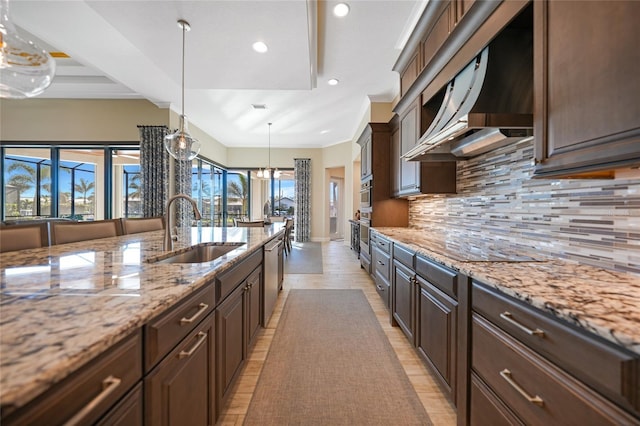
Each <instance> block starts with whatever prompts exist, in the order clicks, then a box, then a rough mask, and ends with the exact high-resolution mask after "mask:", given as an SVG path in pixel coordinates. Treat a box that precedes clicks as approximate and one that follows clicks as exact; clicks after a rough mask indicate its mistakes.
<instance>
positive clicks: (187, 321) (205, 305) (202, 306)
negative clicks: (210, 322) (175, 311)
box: [180, 303, 209, 325]
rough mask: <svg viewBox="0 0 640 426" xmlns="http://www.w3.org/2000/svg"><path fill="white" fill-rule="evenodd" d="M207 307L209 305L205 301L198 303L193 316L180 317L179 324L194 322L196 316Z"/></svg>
mask: <svg viewBox="0 0 640 426" xmlns="http://www.w3.org/2000/svg"><path fill="white" fill-rule="evenodd" d="M208 307H209V305H207V304H206V303H201V304H199V305H198V312H196V313H195V314H193V316H192V317H191V318H185V317H182V318H181V319H180V325H185V324H191V323H192V322H194V321H195V320H196V318H198V317H199V316H200V315H202V314H203V313H204V311H206V310H207V308H208Z"/></svg>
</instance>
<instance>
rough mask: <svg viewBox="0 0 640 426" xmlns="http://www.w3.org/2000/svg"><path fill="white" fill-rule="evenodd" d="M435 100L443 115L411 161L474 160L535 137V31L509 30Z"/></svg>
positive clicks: (408, 155) (409, 155) (438, 116)
mask: <svg viewBox="0 0 640 426" xmlns="http://www.w3.org/2000/svg"><path fill="white" fill-rule="evenodd" d="M440 100H441V101H440ZM430 102H431V103H432V105H430V108H427V109H432V110H434V111H435V110H436V109H437V111H438V112H437V114H435V117H434V119H433V121H432V122H431V125H430V126H429V128H428V129H427V131H426V132H425V133H424V134H423V135H422V137H421V138H420V140H419V141H418V143H417V145H416V147H415V148H413V149H411V150H410V151H409V152H407V153H405V154H404V155H403V158H405V159H406V160H414V161H446V160H457V159H464V158H470V157H473V156H476V155H479V154H482V153H485V152H488V151H490V150H492V149H496V148H498V147H500V146H504V145H507V144H510V143H514V142H517V141H519V140H522V139H523V138H527V137H532V135H533V42H532V35H531V32H530V31H526V30H521V29H508V30H505V31H503V32H502V33H501V34H500V35H499V36H498V37H496V39H494V40H493V41H492V42H491V43H490V44H489V46H487V47H485V48H484V49H483V50H482V52H480V54H479V55H478V56H477V57H476V58H475V59H474V60H473V61H471V63H469V65H467V66H466V67H465V68H464V69H463V70H462V71H460V73H458V75H456V77H455V78H454V79H453V80H451V82H449V84H448V85H447V87H446V88H445V89H444V91H441V92H440V95H439V96H435V97H434V99H432V100H430ZM433 102H441V104H439V108H438V105H433ZM427 104H428V103H426V104H425V106H429V105H427ZM423 111H424V109H423Z"/></svg>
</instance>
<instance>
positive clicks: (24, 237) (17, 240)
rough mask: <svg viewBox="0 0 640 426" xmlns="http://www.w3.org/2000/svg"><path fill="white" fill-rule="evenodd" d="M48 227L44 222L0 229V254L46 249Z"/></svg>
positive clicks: (4, 226)
mask: <svg viewBox="0 0 640 426" xmlns="http://www.w3.org/2000/svg"><path fill="white" fill-rule="evenodd" d="M48 245H49V225H48V224H47V223H46V222H39V223H29V224H20V225H2V226H1V227H0V253H4V252H8V251H16V250H26V249H32V248H40V247H47V246H48Z"/></svg>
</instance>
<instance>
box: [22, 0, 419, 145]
mask: <svg viewBox="0 0 640 426" xmlns="http://www.w3.org/2000/svg"><path fill="white" fill-rule="evenodd" d="M426 1H427V0H349V1H347V3H348V4H349V7H350V13H349V14H348V15H347V16H346V17H344V18H338V17H336V16H334V15H333V12H332V10H333V6H334V5H335V4H336V3H337V2H336V1H313V0H286V1H272V0H257V1H255V0H254V1H249V0H210V1H205V0H196V1H171V0H154V1H145V0H108V1H94V0H64V1H62V0H41V1H34V0H12V1H11V11H10V12H11V18H12V19H13V21H14V23H15V24H16V25H18V26H19V27H20V29H22V30H24V31H25V32H27V33H28V34H30V36H33V39H34V41H35V42H36V43H37V42H40V43H42V47H44V48H46V49H48V50H50V51H58V52H64V53H65V54H67V55H69V58H57V59H56V64H57V70H56V77H55V78H54V81H53V83H52V84H51V86H50V87H49V88H48V89H47V91H46V92H45V93H44V94H42V95H40V97H41V98H72V99H73V98H76V99H139V98H144V99H148V100H149V101H151V102H153V103H155V104H156V105H158V106H159V107H170V108H172V109H173V110H174V111H176V112H180V109H181V107H182V105H181V55H182V30H181V29H180V28H179V27H178V25H177V20H178V19H185V20H187V21H188V22H189V23H190V25H191V31H189V32H188V33H187V34H186V48H185V87H186V91H185V105H184V108H185V114H186V115H187V117H188V119H189V122H190V123H192V125H195V126H197V127H199V128H200V129H202V130H203V131H205V132H206V133H208V134H209V135H211V136H212V137H214V138H215V139H217V140H218V141H220V142H221V143H222V144H224V145H226V146H229V147H260V146H262V147H264V146H265V145H266V144H267V133H268V125H267V123H268V122H273V125H272V128H271V146H272V147H275V148H278V147H298V148H319V147H326V146H330V145H334V144H336V143H341V142H344V141H348V140H352V139H353V138H354V137H355V136H356V135H355V132H356V131H357V130H358V126H359V124H360V120H361V118H362V117H363V116H364V114H365V113H366V111H367V108H368V106H369V102H391V101H392V100H393V99H394V98H395V96H396V95H397V93H398V91H399V76H398V74H397V73H395V72H393V71H391V68H392V66H393V64H394V62H395V61H396V59H397V57H398V55H399V53H400V50H401V48H402V46H403V44H404V41H405V40H406V38H407V37H408V35H409V33H410V31H411V29H412V28H413V26H414V25H415V22H416V20H417V18H418V17H419V15H420V13H421V12H422V10H423V8H424V6H425V4H426ZM255 41H263V42H265V43H266V44H267V46H268V48H269V50H268V52H267V53H262V54H260V53H256V52H255V51H253V49H252V47H251V45H252V44H253V43H254V42H255ZM331 78H336V79H338V80H339V84H338V85H336V86H330V85H328V83H327V82H328V80H329V79H331ZM253 104H258V105H266V109H254V108H253V107H252V105H253ZM140 124H155V123H140Z"/></svg>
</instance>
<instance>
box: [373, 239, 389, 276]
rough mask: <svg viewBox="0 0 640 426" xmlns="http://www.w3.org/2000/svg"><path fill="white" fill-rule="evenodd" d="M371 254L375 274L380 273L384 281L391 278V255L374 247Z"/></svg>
mask: <svg viewBox="0 0 640 426" xmlns="http://www.w3.org/2000/svg"><path fill="white" fill-rule="evenodd" d="M374 250H375V252H374V255H373V268H374V271H375V273H376V275H380V276H381V277H382V278H384V280H385V281H390V278H391V256H389V254H388V253H385V252H383V251H382V250H380V248H378V247H376V248H375V249H374Z"/></svg>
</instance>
